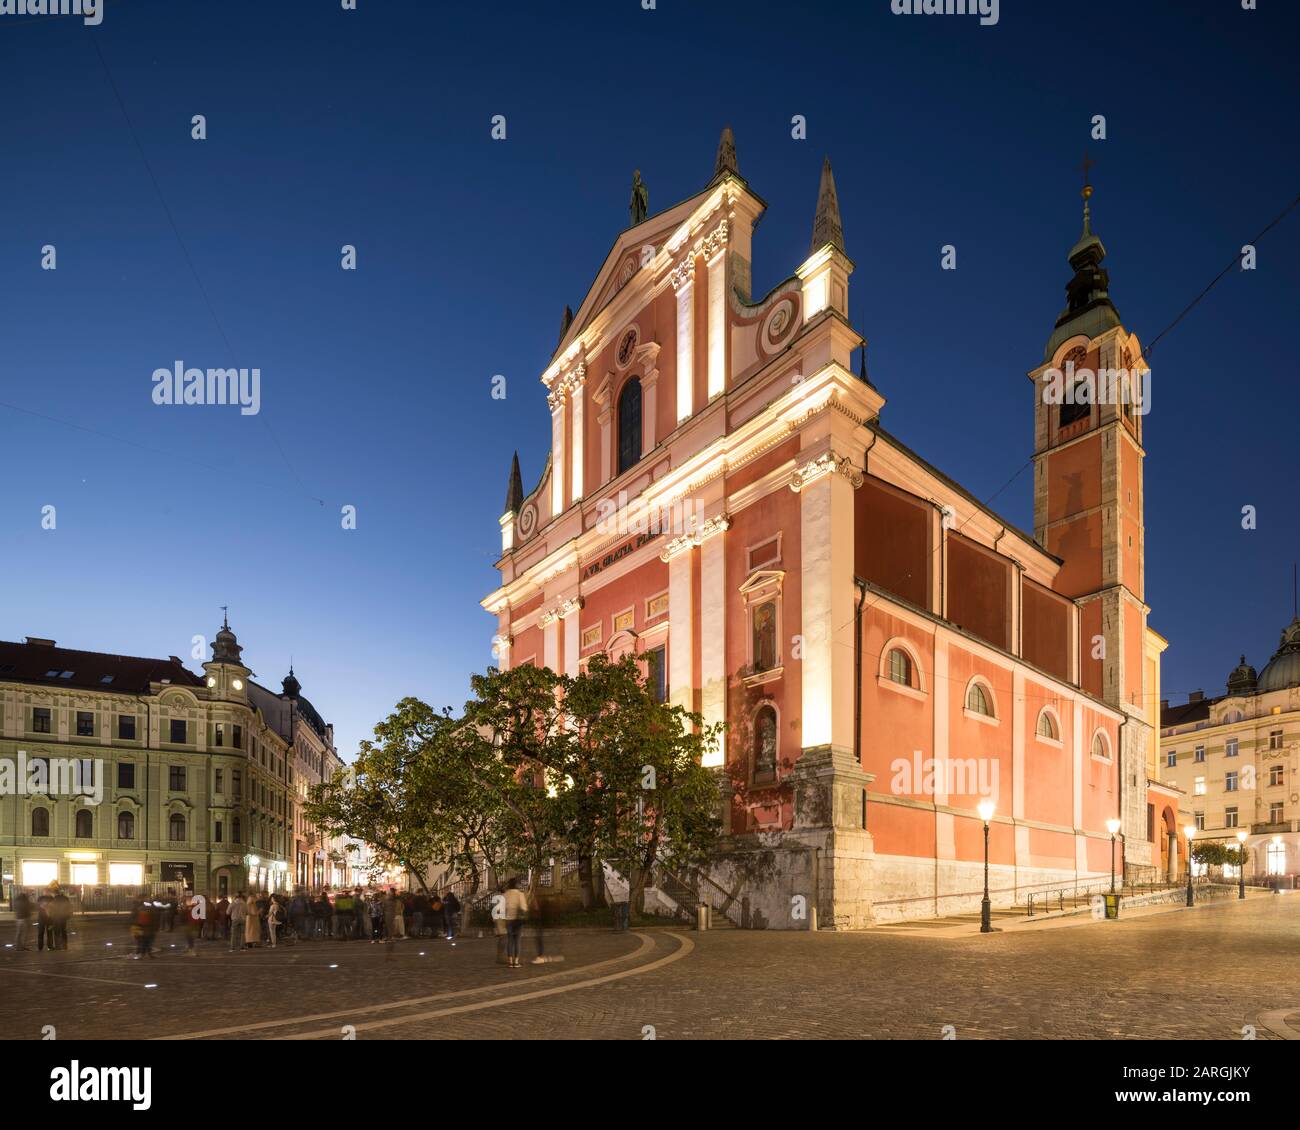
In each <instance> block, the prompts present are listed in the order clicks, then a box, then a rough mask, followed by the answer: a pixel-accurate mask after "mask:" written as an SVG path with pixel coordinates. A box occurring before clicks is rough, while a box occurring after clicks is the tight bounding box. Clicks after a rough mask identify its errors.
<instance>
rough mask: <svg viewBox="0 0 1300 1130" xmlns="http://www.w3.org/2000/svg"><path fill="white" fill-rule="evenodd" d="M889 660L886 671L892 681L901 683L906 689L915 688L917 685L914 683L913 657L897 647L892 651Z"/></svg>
mask: <svg viewBox="0 0 1300 1130" xmlns="http://www.w3.org/2000/svg"><path fill="white" fill-rule="evenodd" d="M888 659H889V661H888V663H887V665H886V671H887V673H888V675H889V678H890V680H891V681H893V682H895V683H901V684H902V685H903V686H905V687H914V686H915V685H916V684H915V682H913V679H914V678H915V676H914V675H913V673H912V657H911V656H910V655H908V654H907V652H905V651H904V650H903V649H902V648H901V647H896V648H892V649H891V650H890V652H889V657H888Z"/></svg>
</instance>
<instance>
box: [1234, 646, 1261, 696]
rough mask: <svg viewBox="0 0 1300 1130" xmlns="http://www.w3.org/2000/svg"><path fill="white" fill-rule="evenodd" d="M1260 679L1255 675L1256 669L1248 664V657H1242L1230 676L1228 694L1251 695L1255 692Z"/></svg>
mask: <svg viewBox="0 0 1300 1130" xmlns="http://www.w3.org/2000/svg"><path fill="white" fill-rule="evenodd" d="M1258 682H1259V679H1258V677H1257V675H1256V674H1255V668H1254V667H1252V666H1251V665H1250V664H1249V663H1247V662H1246V657H1245V656H1244V655H1243V656H1242V657H1241V663H1239V664H1238V665H1237V667H1236V669H1235V670H1234V671H1233V672H1232V674H1231V675H1229V676H1228V693H1229V694H1250V693H1251V692H1252V691H1253V690H1255V687H1256V685H1257V684H1258Z"/></svg>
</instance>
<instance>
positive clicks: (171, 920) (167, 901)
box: [162, 890, 176, 934]
mask: <svg viewBox="0 0 1300 1130" xmlns="http://www.w3.org/2000/svg"><path fill="white" fill-rule="evenodd" d="M162 928H163V929H164V930H166V931H167V933H169V934H170V933H171V932H172V930H174V929H175V928H176V892H175V891H172V890H169V891H168V892H167V894H166V896H165V897H164V898H163V912H162Z"/></svg>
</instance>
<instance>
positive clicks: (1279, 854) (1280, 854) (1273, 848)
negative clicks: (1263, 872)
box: [1267, 844, 1286, 875]
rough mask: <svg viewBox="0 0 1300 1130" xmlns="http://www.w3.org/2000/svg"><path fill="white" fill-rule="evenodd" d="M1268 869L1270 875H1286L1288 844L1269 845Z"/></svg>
mask: <svg viewBox="0 0 1300 1130" xmlns="http://www.w3.org/2000/svg"><path fill="white" fill-rule="evenodd" d="M1267 861H1268V862H1267V869H1268V873H1269V874H1270V875H1285V874H1286V844H1269V845H1268V855H1267Z"/></svg>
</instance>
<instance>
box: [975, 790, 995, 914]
mask: <svg viewBox="0 0 1300 1130" xmlns="http://www.w3.org/2000/svg"><path fill="white" fill-rule="evenodd" d="M977 809H978V811H979V814H980V819H981V820H983V821H984V901H983V902H981V903H980V933H981V934H991V933H992V932H993V925H992V923H991V921H990V918H991V914H992V907H991V905H990V903H989V821H990V820H992V819H993V802H992V801H991V800H982V801H980V802H979V804H978V805H977Z"/></svg>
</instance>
